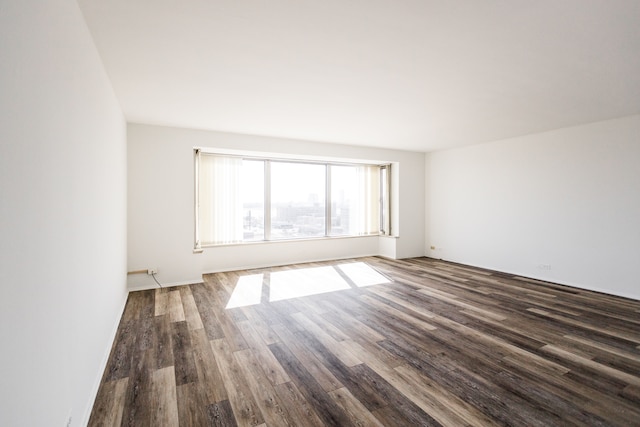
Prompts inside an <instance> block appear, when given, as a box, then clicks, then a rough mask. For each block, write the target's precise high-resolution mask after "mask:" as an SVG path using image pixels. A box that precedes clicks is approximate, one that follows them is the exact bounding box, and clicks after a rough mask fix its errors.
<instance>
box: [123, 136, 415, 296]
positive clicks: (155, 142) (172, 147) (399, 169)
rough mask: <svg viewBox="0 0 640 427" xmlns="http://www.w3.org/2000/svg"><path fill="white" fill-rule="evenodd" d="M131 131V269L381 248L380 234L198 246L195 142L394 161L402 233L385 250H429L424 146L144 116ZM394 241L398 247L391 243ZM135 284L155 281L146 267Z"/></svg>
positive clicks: (262, 262) (191, 271)
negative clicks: (221, 128) (358, 142)
mask: <svg viewBox="0 0 640 427" xmlns="http://www.w3.org/2000/svg"><path fill="white" fill-rule="evenodd" d="M127 138H128V188H129V195H128V200H129V201H128V212H129V214H128V219H129V223H128V225H129V228H128V229H129V233H128V267H129V271H135V270H140V269H148V268H155V267H157V268H158V274H157V278H158V280H160V281H161V282H162V283H165V284H178V283H192V282H198V281H201V280H202V277H201V276H202V274H203V273H210V272H214V271H223V270H233V269H244V268H254V267H263V266H267V265H280V264H289V263H296V262H305V261H317V260H325V259H336V258H348V257H357V256H364V255H375V254H379V253H380V249H379V245H378V241H379V238H378V237H361V238H347V239H331V240H315V241H293V242H278V243H261V244H247V245H236V246H225V247H216V248H206V249H204V252H203V253H201V254H194V253H193V244H194V241H193V240H194V237H193V236H194V232H193V229H194V214H193V210H194V199H193V197H194V196H193V195H194V172H193V148H194V147H203V148H209V149H218V150H227V151H229V150H241V151H249V152H254V153H268V154H273V155H280V156H287V155H289V156H295V157H299V156H314V157H322V158H339V159H361V160H372V161H390V162H395V164H394V166H395V167H394V169H393V170H394V178H395V183H396V186H397V187H398V188H397V192H396V193H395V195H394V196H392V204H393V205H394V208H393V212H392V213H393V215H392V227H393V230H395V232H397V233H399V237H398V238H397V239H388V242H386V243H387V245H386V246H385V247H387V249H386V250H385V252H384V253H382V255H389V254H391V255H393V256H394V257H395V256H399V257H400V256H401V257H409V256H421V255H422V254H423V253H424V239H423V237H422V236H423V235H424V220H423V217H424V193H425V192H424V154H422V153H413V152H406V151H395V150H384V149H373V148H364V147H355V146H345V145H337V144H324V143H318V142H308V141H296V140H287V139H281V138H267V137H259V136H248V135H239V134H231V133H222V132H210V131H200V130H188V129H179V128H171V127H161V126H151V125H142V124H129V125H128V137H127ZM389 244H393V245H394V247H393V248H392V249H390V248H388V246H389ZM129 286H130V288H131V289H138V288H145V287H152V286H154V284H153V281H152V279H151V278H150V277H149V276H147V275H145V274H142V275H131V276H129Z"/></svg>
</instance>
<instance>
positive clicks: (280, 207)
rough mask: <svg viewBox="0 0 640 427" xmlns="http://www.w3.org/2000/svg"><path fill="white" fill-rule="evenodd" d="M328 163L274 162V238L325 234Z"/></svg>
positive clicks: (272, 215) (272, 196)
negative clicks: (326, 164)
mask: <svg viewBox="0 0 640 427" xmlns="http://www.w3.org/2000/svg"><path fill="white" fill-rule="evenodd" d="M325 174H326V166H325V165H321V164H309V163H285V162H275V161H274V162H271V239H274V240H276V239H291V238H304V237H318V236H324V235H325V215H326V214H325V183H326V176H325Z"/></svg>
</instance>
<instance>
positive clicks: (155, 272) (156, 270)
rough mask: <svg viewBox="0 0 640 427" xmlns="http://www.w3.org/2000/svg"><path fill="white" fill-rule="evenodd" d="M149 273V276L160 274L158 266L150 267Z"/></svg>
mask: <svg viewBox="0 0 640 427" xmlns="http://www.w3.org/2000/svg"><path fill="white" fill-rule="evenodd" d="M147 274H148V275H149V276H151V275H152V274H158V267H155V268H150V269H148V270H147Z"/></svg>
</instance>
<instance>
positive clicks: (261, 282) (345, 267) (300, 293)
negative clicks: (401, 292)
mask: <svg viewBox="0 0 640 427" xmlns="http://www.w3.org/2000/svg"><path fill="white" fill-rule="evenodd" d="M385 283H390V280H389V279H387V278H386V277H385V276H384V275H382V274H380V273H379V272H378V271H376V270H375V269H374V268H371V267H370V266H369V265H367V264H366V263H364V262H350V263H344V264H340V265H336V266H326V267H310V268H298V269H293V270H284V271H274V272H271V273H268V272H267V273H261V274H250V275H247V276H241V277H240V278H239V279H238V283H237V284H236V287H235V288H234V290H233V293H232V294H231V298H230V299H229V302H228V304H227V306H226V308H237V307H246V306H249V305H256V304H260V301H261V300H262V293H263V292H265V291H267V290H268V292H269V295H268V298H267V299H268V301H269V302H273V301H282V300H287V299H292V298H300V297H305V296H310V295H318V294H323V293H327V292H337V291H343V290H345V289H351V288H356V287H358V288H360V287H365V286H373V285H381V284H385Z"/></svg>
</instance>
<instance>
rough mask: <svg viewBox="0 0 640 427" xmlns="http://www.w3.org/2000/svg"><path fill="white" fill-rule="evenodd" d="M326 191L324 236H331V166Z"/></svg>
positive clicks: (328, 171)
mask: <svg viewBox="0 0 640 427" xmlns="http://www.w3.org/2000/svg"><path fill="white" fill-rule="evenodd" d="M325 170H326V173H325V175H326V181H325V185H324V186H325V189H324V212H325V213H324V215H325V218H324V235H325V236H331V165H329V164H327V165H326V169H325Z"/></svg>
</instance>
